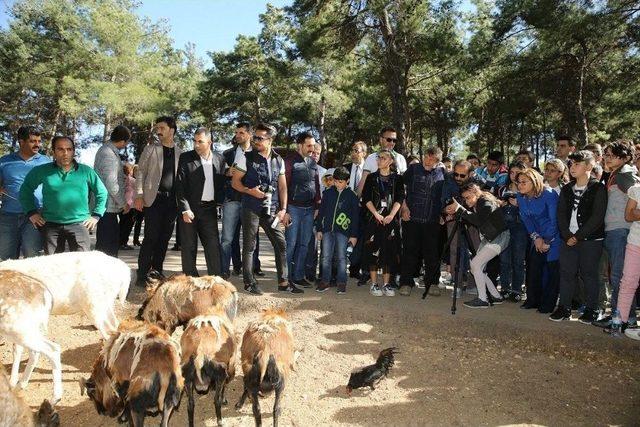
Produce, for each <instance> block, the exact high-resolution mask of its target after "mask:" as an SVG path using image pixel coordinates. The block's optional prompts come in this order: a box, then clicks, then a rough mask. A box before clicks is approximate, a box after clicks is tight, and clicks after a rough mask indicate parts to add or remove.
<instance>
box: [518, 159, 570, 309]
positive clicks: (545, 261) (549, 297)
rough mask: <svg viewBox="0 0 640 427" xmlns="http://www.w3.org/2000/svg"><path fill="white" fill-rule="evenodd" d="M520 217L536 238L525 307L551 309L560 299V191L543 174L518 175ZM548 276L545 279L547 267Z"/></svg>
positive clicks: (531, 237) (529, 264) (528, 266)
mask: <svg viewBox="0 0 640 427" xmlns="http://www.w3.org/2000/svg"><path fill="white" fill-rule="evenodd" d="M516 179H517V184H518V195H517V196H516V198H517V200H518V207H519V208H520V218H521V219H522V222H523V223H524V225H525V227H526V228H527V233H529V238H530V239H531V241H532V245H531V252H530V255H529V260H528V265H527V281H526V282H527V300H526V301H525V303H524V304H522V306H521V307H522V308H525V309H530V308H536V309H538V311H539V312H540V313H551V312H552V311H553V310H554V308H555V306H556V300H557V299H558V286H559V280H560V276H559V269H558V257H559V254H560V234H559V233H560V232H559V230H558V222H557V219H556V211H557V208H558V197H559V196H558V193H556V192H555V191H554V190H552V189H551V188H549V187H545V185H544V183H543V181H542V176H541V175H540V174H539V173H538V172H536V171H535V170H534V169H526V170H524V171H522V172H520V173H519V174H518V176H517V178H516ZM545 268H546V269H547V273H548V274H547V280H546V283H543V271H544V269H545Z"/></svg>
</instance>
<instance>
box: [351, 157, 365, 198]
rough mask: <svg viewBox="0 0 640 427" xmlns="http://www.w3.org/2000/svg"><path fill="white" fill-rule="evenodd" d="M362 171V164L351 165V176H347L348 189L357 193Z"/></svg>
mask: <svg viewBox="0 0 640 427" xmlns="http://www.w3.org/2000/svg"><path fill="white" fill-rule="evenodd" d="M363 170H364V162H362V163H353V164H352V165H351V171H350V172H351V175H349V188H351V189H352V190H353V191H357V189H358V184H359V183H360V179H362V171H363Z"/></svg>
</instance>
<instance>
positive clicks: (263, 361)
mask: <svg viewBox="0 0 640 427" xmlns="http://www.w3.org/2000/svg"><path fill="white" fill-rule="evenodd" d="M269 356H271V355H270V354H269V352H268V351H266V350H260V351H258V352H257V353H256V354H255V355H254V356H253V366H254V367H256V365H257V368H258V370H259V372H260V382H259V383H258V384H261V383H262V380H263V379H264V375H265V374H266V373H267V367H268V366H269Z"/></svg>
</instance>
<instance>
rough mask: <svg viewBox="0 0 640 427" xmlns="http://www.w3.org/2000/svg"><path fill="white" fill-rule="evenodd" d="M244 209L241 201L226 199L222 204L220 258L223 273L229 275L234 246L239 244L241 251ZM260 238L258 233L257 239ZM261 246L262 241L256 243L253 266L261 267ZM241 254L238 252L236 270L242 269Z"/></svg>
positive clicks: (234, 265)
mask: <svg viewBox="0 0 640 427" xmlns="http://www.w3.org/2000/svg"><path fill="white" fill-rule="evenodd" d="M241 211H242V206H241V205H240V202H236V201H226V202H224V204H223V205H222V236H221V239H220V240H221V243H220V258H221V262H222V274H223V275H226V276H228V275H229V265H230V263H231V257H232V253H233V250H234V246H235V245H238V246H237V250H238V251H240V246H239V242H240V212H241ZM257 239H258V237H257V234H256V240H257ZM259 246H260V243H259V241H258V243H257V244H256V249H255V251H254V252H253V268H254V269H256V270H257V269H260V260H259V259H258V256H259V253H260V251H259V249H258V248H259ZM239 258H240V255H239V254H238V260H237V261H238V263H237V264H236V260H235V259H234V262H233V268H234V269H236V270H240V269H241V267H242V263H241V261H240V260H239Z"/></svg>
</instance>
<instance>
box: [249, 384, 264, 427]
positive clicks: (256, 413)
mask: <svg viewBox="0 0 640 427" xmlns="http://www.w3.org/2000/svg"><path fill="white" fill-rule="evenodd" d="M251 400H252V402H251V409H253V418H254V419H255V420H256V427H261V426H262V414H261V413H260V401H259V400H258V390H254V391H253V392H252V393H251Z"/></svg>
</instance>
